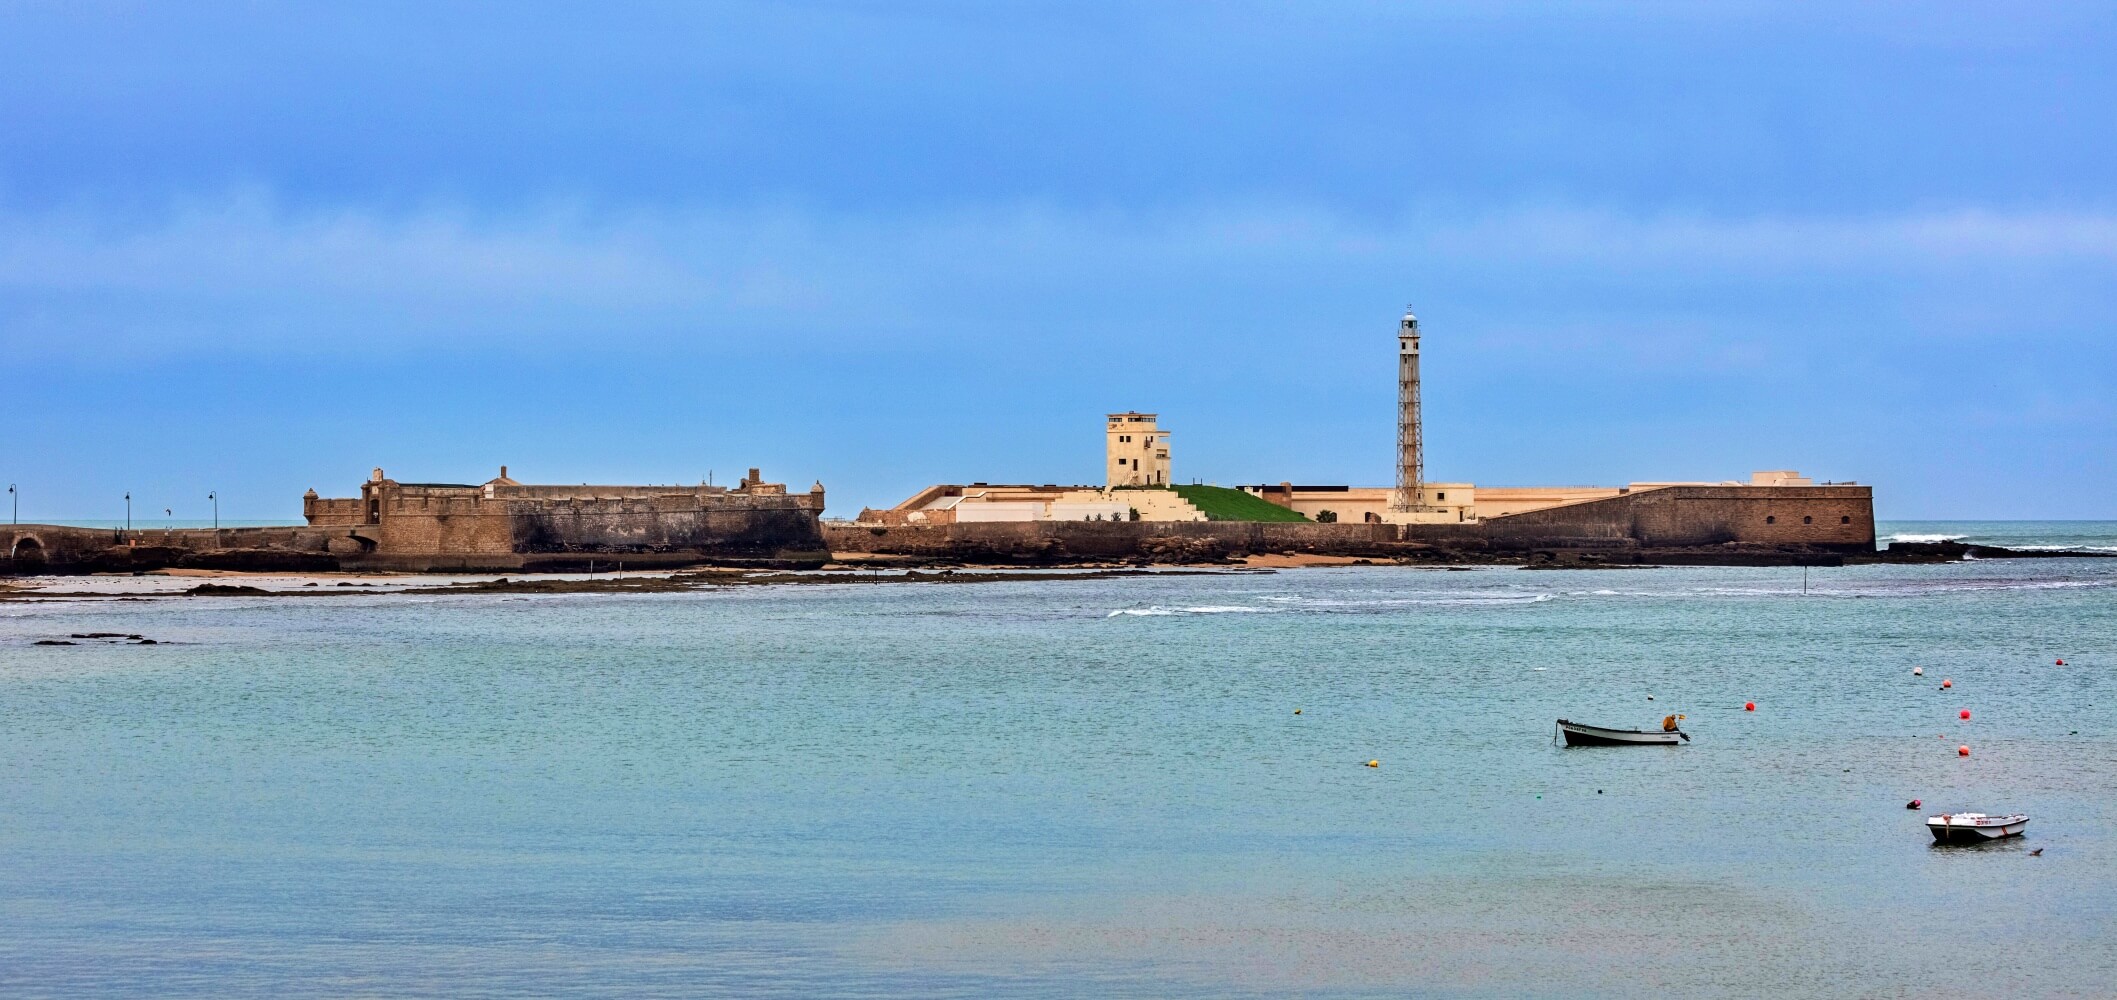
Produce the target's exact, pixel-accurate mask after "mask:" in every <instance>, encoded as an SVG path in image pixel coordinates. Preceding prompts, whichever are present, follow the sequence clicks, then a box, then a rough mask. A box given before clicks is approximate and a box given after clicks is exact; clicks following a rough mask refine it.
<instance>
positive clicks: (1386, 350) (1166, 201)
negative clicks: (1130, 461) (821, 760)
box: [0, 0, 2117, 521]
mask: <svg viewBox="0 0 2117 1000" xmlns="http://www.w3.org/2000/svg"><path fill="white" fill-rule="evenodd" d="M1407 305H1409V306H1410V307H1412V308H1413V309H1415V310H1416V312H1417V313H1418V315H1419V317H1420V320H1421V325H1422V328H1423V330H1424V332H1425V339H1424V348H1425V355H1424V374H1425V385H1424V391H1425V407H1426V409H1425V418H1426V429H1427V464H1428V469H1429V475H1430V478H1432V479H1435V480H1446V481H1458V482H1461V481H1469V482H1476V483H1480V484H1487V485H1543V484H1549V485H1573V484H1603V483H1612V484H1616V483H1625V482H1631V481H1642V480H1672V479H1704V480H1722V479H1730V478H1746V477H1747V475H1748V474H1749V472H1750V471H1752V470H1755V469H1779V468H1792V469H1798V470H1801V471H1802V472H1803V473H1805V474H1809V475H1812V476H1814V477H1816V478H1817V479H1819V480H1822V479H1829V480H1856V481H1858V482H1861V483H1870V484H1873V485H1874V486H1875V488H1876V509H1877V513H1878V515H1879V516H1881V517H1883V518H1885V519H1909V518H2117V444H2113V442H2117V7H2112V6H2111V5H2110V4H2108V3H2106V2H2105V3H2082V4H2035V3H2023V4H2005V5H2002V4H1987V5H1981V6H1961V5H1951V4H1945V3H1939V4H1936V3H1904V4H1747V3H1742V2H1739V0H1731V2H1713V3H1705V2H1701V3H1695V4H1679V3H1641V4H1606V3H1575V4H1565V5H1550V4H1542V3H1534V4H1532V3H1522V4H1511V3H1505V2H1481V3H1428V4H1400V3H1391V4H1380V3H1355V2H1345V3H1329V4H1321V3H1317V4H1283V3H1276V4H1262V3H1259V4H1247V3H1217V4H1174V3H1166V2H1150V3H1139V4H1127V3H1117V4H1095V3H1078V2H1066V3H1050V4H1042V3H1009V2H998V3H995V2H978V3H961V4H954V3H933V4H927V3H916V2H892V3H846V4H837V3H822V4H798V3H787V2H773V3H759V4H748V3H710V4H709V3H671V4H653V3H628V4H588V3H582V4H563V5H562V4H543V3H529V2H518V3H493V4H460V3H458V4H451V3H431V2H420V3H404V4H395V3H387V2H364V3H360V4H330V5H326V4H320V3H317V4H310V3H262V2H257V3H214V2H209V0H202V2H192V3H184V4H166V3H151V4H150V3H143V4H123V3H98V2H92V0H82V2H50V3H41V2H26V3H14V4H9V5H7V6H5V7H4V8H0V420H4V421H5V423H4V424H0V478H4V479H5V480H6V481H7V482H8V483H12V484H15V485H16V486H17V487H18V489H19V490H20V494H19V495H20V502H21V517H22V519H23V520H25V521H33V520H68V519H94V518H115V517H120V516H122V514H123V500H122V495H123V494H124V493H126V492H128V491H129V492H131V493H132V494H133V495H134V497H135V498H136V500H135V502H136V503H137V504H138V505H139V509H141V510H148V509H154V510H157V512H158V510H159V509H160V508H163V507H168V508H171V509H173V510H174V511H175V516H177V517H179V518H187V517H188V518H202V517H206V516H208V504H207V501H206V495H207V493H208V492H209V491H210V492H214V493H217V494H218V496H219V497H220V498H221V502H220V510H221V515H222V517H223V518H226V519H242V518H253V519H267V518H294V517H298V516H299V514H300V495H301V493H302V491H303V490H306V489H309V488H311V487H313V488H315V489H316V490H317V491H318V492H319V493H322V494H323V495H325V496H334V495H336V496H345V495H351V494H352V493H353V491H354V490H355V489H356V488H357V486H358V483H359V482H360V481H361V480H362V479H363V478H365V476H366V475H367V473H368V470H369V469H370V468H372V467H376V466H380V467H382V468H384V469H385V470H387V472H388V473H389V474H390V475H391V476H393V477H395V478H398V479H401V480H405V481H440V482H480V481H483V480H484V479H487V478H490V477H491V476H492V475H494V474H496V473H497V471H498V467H499V466H500V465H501V464H503V463H504V464H507V465H508V466H509V467H510V471H511V473H512V474H513V475H514V476H515V478H517V479H520V480H523V481H525V482H550V483H577V482H598V483H640V482H654V483H678V482H697V481H699V480H701V479H704V478H706V477H707V476H709V475H710V476H712V477H713V478H714V480H715V481H716V482H722V483H725V482H729V481H732V480H734V479H735V478H737V477H739V476H740V475H741V474H742V471H743V470H744V469H746V468H747V467H749V466H761V467H762V468H763V469H764V472H765V475H766V478H767V479H769V480H774V481H784V482H786V483H788V484H789V485H790V487H793V488H797V489H806V488H807V487H808V486H809V484H810V483H811V482H813V481H819V480H820V481H821V482H822V483H823V484H824V485H825V487H826V488H827V489H828V491H829V502H830V514H831V515H833V516H852V515H853V514H856V513H858V512H859V510H860V508H861V507H862V506H875V507H885V506H889V505H891V504H894V503H896V502H897V501H898V500H900V499H902V498H903V497H905V496H906V495H908V494H910V493H912V492H913V491H915V490H917V489H919V488H921V487H923V486H925V485H928V484H931V483H936V482H973V481H984V482H1031V483H1044V482H1060V483H1076V482H1080V483H1092V482H1096V481H1097V480H1098V479H1099V477H1100V475H1101V470H1102V419H1101V418H1102V415H1103V414H1105V413H1107V412H1111V411H1117V410H1128V409H1138V410H1146V411H1150V412H1157V413H1159V414H1160V415H1161V418H1162V424H1163V426H1164V427H1166V428H1169V429H1170V430H1171V431H1172V432H1173V445H1174V446H1173V448H1172V455H1173V463H1174V474H1175V478H1177V479H1178V480H1180V481H1192V480H1196V481H1201V482H1213V483H1220V484H1222V485H1235V484H1242V483H1259V482H1279V481H1282V480H1291V481H1295V482H1301V483H1351V484H1355V485H1382V484H1386V483H1388V482H1389V481H1390V480H1391V477H1392V475H1393V473H1392V469H1391V467H1390V462H1391V456H1392V443H1393V435H1394V432H1395V429H1394V428H1395V425H1394V405H1395V392H1396V387H1395V375H1394V352H1395V348H1396V341H1395V330H1396V324H1397V320H1398V317H1399V316H1400V315H1401V314H1402V312H1403V310H1404V309H1405V308H1406V306H1407Z"/></svg>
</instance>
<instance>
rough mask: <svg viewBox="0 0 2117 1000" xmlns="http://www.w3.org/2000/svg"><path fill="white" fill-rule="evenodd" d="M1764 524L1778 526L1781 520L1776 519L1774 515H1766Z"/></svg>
mask: <svg viewBox="0 0 2117 1000" xmlns="http://www.w3.org/2000/svg"><path fill="white" fill-rule="evenodd" d="M1764 523H1766V524H1778V523H1779V519H1778V518H1777V517H1774V516H1773V515H1770V514H1766V515H1764Z"/></svg>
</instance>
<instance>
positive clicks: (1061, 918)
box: [0, 559, 2117, 998]
mask: <svg viewBox="0 0 2117 1000" xmlns="http://www.w3.org/2000/svg"><path fill="white" fill-rule="evenodd" d="M1800 573H1801V571H1799V570H1787V569H1644V570H1609V571H1524V570H1514V569H1477V570H1471V571H1439V570H1422V569H1402V568H1381V567H1375V568H1367V567H1359V568H1346V569H1321V570H1302V571H1293V572H1282V573H1276V574H1245V575H1224V576H1186V577H1162V578H1147V579H1119V580H1081V581H1064V582H1048V581H1041V582H1021V583H1006V584H992V585H963V586H943V585H875V586H849V585H830V586H811V587H786V588H759V589H754V590H740V591H730V592H723V593H688V594H676V595H655V596H622V597H620V596H596V595H590V596H553V597H519V596H515V597H510V596H485V597H457V598H436V597H412V596H402V597H389V596H381V595H363V596H357V597H355V596H346V597H335V598H316V599H309V600H297V599H257V598H195V599H167V600H148V601H136V602H126V603H89V602H74V603H52V604H34V605H33V604H21V603H15V604H0V994H6V995H68V994H77V995H152V996H183V995H213V996H225V995H272V996H304V995H331V996H338V995H346V994H386V995H413V994H429V995H441V994H447V995H485V996H496V995H625V996H654V995H663V996H696V995H716V996H922V997H923V996H951V995H953V996H987V995H996V994H1005V995H1019V996H1069V997H1072V996H1230V995H1283V994H1289V993H1293V994H1301V995H1311V996H1341V995H1342V996H1358V995H1376V996H1384V995H1386V996H1406V995H1416V996H1508V997H1512V996H1567V997H1579V996H1607V997H1630V996H1639V995H1643V994H1646V993H1649V992H1652V993H1659V994H1665V995H1669V996H1680V997H1685V998H1700V997H1719V996H1757V995H1779V996H1784V995H1820V994H1825V993H1828V994H1830V995H1839V996H1903V995H1913V994H1925V993H1930V992H1939V991H1942V990H1954V989H1958V988H1963V987H1974V988H1976V989H1978V990H1980V991H1988V992H2003V993H2004V994H2006V995H2010V996H2066V995H2078V996H2108V995H2110V994H2111V992H2112V990H2113V986H2112V984H2113V983H2117V560H2091V559H2038V560H2029V561H2004V562H2003V561H1986V562H1974V563H1969V564H1964V565H1950V566H1915V567H1890V566H1870V567H1852V568H1844V569H1827V570H1811V571H1809V576H1808V585H1809V592H1808V593H1807V594H1806V595H1805V596H1804V595H1803V594H1802V592H1801V575H1800ZM75 631H123V632H140V633H143V634H146V635H149V636H151V637H154V638H157V639H160V640H164V643H163V644H162V645H157V646H137V647H136V646H121V647H105V646H77V647H33V646H30V645H29V643H30V642H32V641H33V640H35V639H37V638H41V637H47V636H53V635H61V634H65V633H69V632H75ZM2060 658H2063V659H2064V660H2065V661H2066V665H2065V666H2063V667H2060V666H2056V665H2054V661H2055V660H2057V659H2060ZM1914 666H1923V667H1924V668H1925V671H1926V672H1925V676H1923V677H1914V676H1912V673H1911V670H1912V668H1913V667H1914ZM1944 677H1945V678H1949V679H1952V680H1953V681H1954V687H1953V688H1952V689H1951V690H1948V691H1942V690H1940V689H1939V684H1940V681H1941V679H1942V678H1944ZM1649 696H1652V700H1651V701H1650V700H1649ZM1747 700H1754V701H1755V702H1756V703H1757V711H1755V712H1753V713H1751V712H1745V711H1743V710H1742V705H1743V702H1744V701H1747ZM1296 708H1299V709H1301V714H1300V715H1296V714H1294V710H1295V709H1296ZM1962 708H1969V709H1971V710H1973V712H1974V716H1973V718H1972V720H1971V721H1969V722H1964V721H1961V720H1960V719H1958V718H1957V712H1958V710H1959V709H1962ZM1668 712H1681V713H1684V714H1686V715H1687V716H1688V717H1689V718H1688V720H1687V722H1686V724H1685V725H1686V728H1687V729H1688V730H1689V731H1690V732H1692V733H1693V734H1694V736H1695V740H1696V741H1695V742H1694V743H1693V744H1691V745H1690V746H1687V747H1682V748H1674V749H1665V748H1641V749H1576V750H1563V749H1558V748H1555V747H1553V746H1552V744H1551V735H1552V732H1551V729H1552V720H1553V719H1554V718H1556V717H1558V716H1567V717H1570V718H1573V719H1580V720H1592V721H1596V722H1601V723H1605V724H1612V725H1642V726H1649V725H1652V724H1654V723H1655V722H1657V721H1658V720H1659V719H1660V717H1661V716H1662V715H1663V714H1665V713H1668ZM1959 744H1967V745H1969V746H1970V747H1971V748H1972V755H1971V756H1970V757H1968V758H1962V757H1958V756H1957V754H1956V749H1955V748H1956V747H1957V746H1958V745H1959ZM1370 759H1377V760H1379V761H1380V763H1381V766H1380V767H1378V768H1368V767H1366V766H1364V765H1365V762H1366V761H1368V760H1370ZM1914 797H1917V798H1921V799H1923V800H1925V803H1926V808H1925V809H1922V810H1919V811H1917V812H1910V811H1906V810H1905V809H1904V803H1905V801H1906V800H1908V799H1911V798H1914ZM1964 809H1982V810H2003V809H2004V810H2021V811H2026V812H2028V813H2030V814H2031V815H2032V816H2033V817H2034V822H2033V823H2032V825H2031V826H2030V835H2029V837H2027V838H2026V839H2025V840H2022V841H2015V842H2008V843H2003V844H1995V845H1989V846H1984V847H1978V848H1955V849H1943V848H1935V847H1932V846H1930V845H1929V838H1928V837H1927V835H1926V833H1925V832H1924V830H1923V828H1922V827H1921V825H1920V819H1921V817H1923V816H1924V815H1925V814H1926V813H1929V812H1938V811H1943V810H1964ZM2037 848H2041V849H2043V850H2044V854H2043V855H2042V856H2040V857H2035V856H2031V855H2030V854H2029V851H2030V850H2033V849H2037Z"/></svg>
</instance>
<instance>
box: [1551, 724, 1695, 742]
mask: <svg viewBox="0 0 2117 1000" xmlns="http://www.w3.org/2000/svg"><path fill="white" fill-rule="evenodd" d="M1558 732H1559V734H1560V735H1562V736H1564V737H1565V738H1566V745H1567V746H1569V747H1632V746H1658V747H1672V746H1677V745H1678V744H1679V743H1687V742H1689V741H1690V739H1691V737H1690V734H1688V733H1686V732H1684V731H1683V730H1681V729H1661V730H1656V731H1651V732H1650V731H1648V730H1644V729H1605V728H1603V727H1602V726H1589V725H1583V724H1581V723H1578V722H1568V721H1566V720H1565V719H1560V720H1558Z"/></svg>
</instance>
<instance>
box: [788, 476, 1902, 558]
mask: <svg viewBox="0 0 2117 1000" xmlns="http://www.w3.org/2000/svg"><path fill="white" fill-rule="evenodd" d="M1767 518H1769V520H1767ZM1804 518H1805V519H1807V520H1805V521H1804V520H1803V519H1804ZM824 534H825V538H826V540H827V541H828V542H829V543H830V547H831V550H832V551H833V552H847V553H877V554H892V555H906V556H917V557H923V558H930V559H962V560H968V561H995V562H1010V561H1024V562H1056V561H1063V560H1066V559H1108V560H1127V559H1139V558H1146V559H1155V560H1178V561H1181V560H1189V559H1213V558H1221V557H1225V556H1227V555H1231V554H1237V553H1263V552H1298V553H1313V554H1319V555H1345V556H1362V557H1377V558H1394V557H1398V556H1406V555H1417V554H1419V553H1421V552H1431V551H1434V550H1447V551H1452V552H1462V553H1472V552H1497V553H1523V552H1531V551H1535V550H1540V549H1602V550H1611V549H1626V550H1642V549H1653V550H1680V549H1701V548H1719V547H1723V546H1726V545H1729V544H1734V545H1745V546H1762V547H1771V548H1778V549H1783V550H1786V551H1788V552H1805V551H1815V550H1824V551H1831V552H1866V551H1872V550H1873V549H1874V511H1873V502H1872V492H1871V490H1870V489H1869V488H1868V487H1865V486H1815V487H1737V486H1728V487H1719V486H1712V487H1690V486H1683V487H1663V488H1657V489H1652V490H1642V491H1639V492H1635V493H1628V494H1623V495H1619V496H1614V497H1610V498H1607V499H1603V500H1589V501H1584V502H1581V503H1575V504H1570V505H1567V506H1564V507H1554V508H1549V509H1545V510H1539V511H1531V512H1528V513H1523V514H1515V515H1510V516H1508V517H1503V518H1495V519H1491V520H1487V521H1481V522H1472V523H1464V524H1446V523H1443V524H1404V525H1391V524H1348V523H1344V522H1340V523H1337V524H1292V523H1265V522H1250V521H1205V522H1170V521H1123V522H1096V521H1087V522H1079V521H999V522H968V523H957V524H949V525H916V524H905V525H872V524H858V523H855V524H833V525H826V526H825V528H824ZM1663 554H1666V552H1665V551H1664V552H1663Z"/></svg>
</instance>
